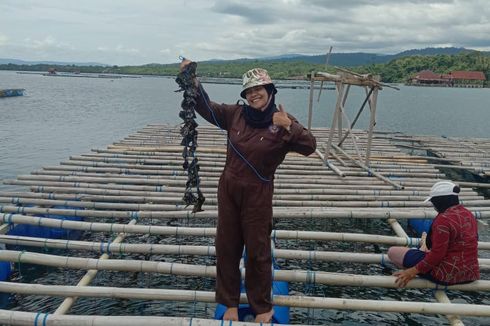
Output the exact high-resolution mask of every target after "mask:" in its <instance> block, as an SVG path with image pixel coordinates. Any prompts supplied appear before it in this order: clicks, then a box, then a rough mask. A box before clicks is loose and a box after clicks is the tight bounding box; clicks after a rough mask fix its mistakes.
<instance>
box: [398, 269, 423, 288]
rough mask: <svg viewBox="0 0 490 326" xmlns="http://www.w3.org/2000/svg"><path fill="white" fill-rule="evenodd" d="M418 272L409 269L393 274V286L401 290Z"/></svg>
mask: <svg viewBox="0 0 490 326" xmlns="http://www.w3.org/2000/svg"><path fill="white" fill-rule="evenodd" d="M417 274H418V270H417V268H415V267H410V268H409V269H405V270H403V271H399V272H395V273H393V276H395V277H396V280H395V284H396V285H397V286H398V287H400V288H403V287H405V286H406V285H407V283H408V282H410V281H411V280H412V279H414V278H415V276H417Z"/></svg>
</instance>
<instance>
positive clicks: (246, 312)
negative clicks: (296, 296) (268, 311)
mask: <svg viewBox="0 0 490 326" xmlns="http://www.w3.org/2000/svg"><path fill="white" fill-rule="evenodd" d="M243 259H244V261H246V260H247V255H246V251H244V254H243ZM271 267H272V268H271V272H272V273H273V271H274V270H278V269H279V267H278V266H277V264H276V261H275V259H274V258H273V259H272V266H271ZM272 269H273V270H272ZM246 292H247V290H246V288H245V286H244V283H243V280H241V282H240V293H246ZM272 295H273V296H274V295H289V283H288V282H285V281H274V280H272ZM226 309H227V307H226V306H224V305H222V304H218V305H216V310H215V312H214V319H217V320H222V319H223V316H224V314H225V312H226ZM273 309H274V315H272V322H273V323H274V324H289V307H287V306H274V307H273ZM238 319H239V320H240V321H248V322H250V321H254V320H255V313H254V312H253V311H252V308H251V307H250V305H249V304H248V303H242V304H239V305H238Z"/></svg>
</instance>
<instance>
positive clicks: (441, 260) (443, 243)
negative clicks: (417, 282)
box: [415, 205, 480, 284]
mask: <svg viewBox="0 0 490 326" xmlns="http://www.w3.org/2000/svg"><path fill="white" fill-rule="evenodd" d="M431 242H432V248H431V250H430V251H429V252H427V254H426V255H425V258H424V259H423V260H421V261H420V262H419V263H418V264H417V265H415V267H416V268H417V270H418V271H419V273H421V274H425V273H428V272H430V274H431V275H432V277H433V278H434V279H436V280H439V281H441V282H446V283H449V284H456V283H464V282H469V281H474V280H478V279H479V278H480V269H479V266H478V228H477V222H476V219H475V217H474V216H473V214H472V213H471V212H470V211H469V210H467V209H466V208H464V207H463V205H456V206H452V207H450V208H448V209H447V210H446V211H445V212H444V213H441V214H438V215H437V216H436V218H435V219H434V222H433V223H432V226H431Z"/></svg>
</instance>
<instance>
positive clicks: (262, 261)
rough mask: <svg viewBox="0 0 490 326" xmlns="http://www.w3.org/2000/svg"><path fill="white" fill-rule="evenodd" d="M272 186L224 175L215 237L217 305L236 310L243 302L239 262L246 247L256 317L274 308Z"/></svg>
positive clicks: (249, 295) (247, 283)
mask: <svg viewBox="0 0 490 326" xmlns="http://www.w3.org/2000/svg"><path fill="white" fill-rule="evenodd" d="M273 192H274V186H273V182H272V181H271V182H267V183H264V182H261V181H260V180H258V178H254V179H240V178H237V177H235V176H234V175H232V174H231V173H229V172H226V171H225V172H224V173H223V175H222V176H221V178H220V182H219V187H218V228H217V234H216V272H217V273H216V274H217V275H216V302H218V303H221V304H223V305H225V306H227V307H237V306H238V304H239V300H240V276H241V274H240V268H239V264H240V259H241V257H242V253H243V246H244V245H245V246H246V251H247V260H246V267H245V268H246V273H245V288H246V290H247V298H248V302H249V304H250V306H251V308H252V310H253V311H254V312H255V313H256V314H261V313H264V312H268V311H270V310H271V309H272V304H271V287H272V271H271V264H272V258H271V242H270V234H271V231H272V194H273Z"/></svg>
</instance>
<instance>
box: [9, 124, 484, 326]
mask: <svg viewBox="0 0 490 326" xmlns="http://www.w3.org/2000/svg"><path fill="white" fill-rule="evenodd" d="M313 133H314V134H315V136H316V137H317V142H318V144H319V150H317V152H316V153H315V154H312V155H311V156H309V157H307V158H304V157H302V156H299V155H295V154H288V155H287V157H286V160H285V161H284V163H283V164H282V165H281V166H280V168H279V169H278V171H277V174H276V180H275V193H274V199H273V204H274V221H275V228H274V231H273V234H272V238H273V240H274V241H275V243H276V249H274V252H273V255H274V257H275V259H276V260H277V262H278V264H279V265H281V269H280V270H276V271H274V275H273V277H274V279H275V280H278V281H279V280H280V281H288V282H290V283H291V284H290V286H291V287H293V289H294V291H292V293H290V295H289V296H280V295H277V296H274V297H273V301H274V304H275V305H280V306H289V307H291V309H295V311H297V312H298V315H301V313H303V314H307V315H308V318H306V319H305V318H303V319H299V318H296V319H295V318H292V322H293V323H294V324H298V320H299V321H300V322H303V323H304V322H307V323H308V321H310V322H312V321H314V317H312V315H314V314H315V311H320V314H321V313H323V312H327V311H328V310H329V309H332V310H336V311H340V312H343V311H346V312H344V313H345V315H343V316H345V318H348V317H347V316H348V312H349V311H368V312H374V313H412V314H432V315H444V316H445V317H446V318H447V320H448V321H449V322H450V324H451V325H462V324H463V323H464V322H465V320H466V319H467V318H470V319H469V320H470V324H472V323H473V321H474V320H477V321H478V322H481V324H485V323H489V322H490V306H488V304H486V303H488V300H485V299H481V298H480V299H478V298H476V299H474V300H475V301H476V302H477V303H475V302H471V304H467V303H464V302H465V300H464V299H461V298H459V297H458V296H457V295H458V293H464V294H465V296H464V298H466V297H467V296H471V295H472V293H473V294H474V293H476V294H483V297H485V296H486V297H487V298H488V295H487V293H488V292H489V291H490V279H489V277H488V276H489V272H488V271H489V270H490V255H489V253H488V250H490V237H489V232H488V228H487V225H488V224H487V222H488V220H489V219H490V200H488V199H485V197H484V196H483V195H482V192H481V191H482V190H483V191H484V190H487V189H489V188H490V184H489V183H488V179H485V178H482V179H479V180H478V182H463V181H460V182H459V184H460V185H461V187H462V192H461V196H460V198H461V200H462V202H463V203H464V205H465V206H466V207H467V208H468V209H470V210H471V211H472V212H473V213H474V214H475V216H476V217H477V218H478V221H479V227H480V228H481V230H480V242H479V261H480V267H481V271H482V279H481V280H479V281H476V282H473V283H469V284H461V285H454V286H449V287H447V288H445V289H442V288H441V287H437V286H436V285H435V284H433V283H431V282H429V281H426V280H423V279H420V278H416V279H414V280H413V281H411V282H410V283H409V284H408V286H407V289H403V290H396V286H395V284H394V280H395V278H394V277H393V276H391V275H390V274H391V273H388V274H383V270H384V269H386V268H389V267H390V262H389V259H388V257H387V256H386V251H387V249H388V247H389V246H391V245H407V246H416V245H417V244H418V242H419V238H418V237H417V236H414V235H410V233H408V232H407V231H406V228H407V221H408V220H409V219H432V218H434V217H435V212H434V210H433V209H432V208H431V207H430V206H429V205H427V204H424V203H423V202H422V201H423V199H424V198H425V197H426V196H427V193H428V192H429V189H430V187H431V185H432V184H433V183H434V182H435V181H436V180H439V179H447V175H446V174H444V173H443V172H441V171H445V170H448V169H449V170H456V171H462V170H464V171H470V173H474V172H475V171H476V170H478V171H480V169H482V168H483V169H484V174H485V175H482V177H483V176H486V177H488V170H487V169H485V168H486V167H487V165H486V164H488V163H487V162H488V157H487V156H486V154H487V153H488V152H487V150H488V147H489V146H488V144H489V142H488V140H487V141H481V142H478V144H475V142H473V141H468V142H464V143H463V142H458V143H457V144H454V142H450V141H448V139H447V138H442V137H441V138H440V139H436V138H435V137H431V138H429V137H420V136H417V137H415V136H407V135H402V134H399V133H383V132H375V133H374V134H373V137H372V139H370V140H369V144H368V143H367V142H365V141H363V140H362V138H365V135H366V132H364V131H360V130H352V131H351V136H352V137H356V139H358V141H357V142H356V143H354V144H349V143H348V142H346V143H344V144H343V145H342V147H340V146H337V145H335V144H334V143H336V142H337V141H339V140H340V137H342V136H341V135H340V137H338V138H336V136H335V135H333V136H332V133H331V132H330V131H329V130H328V129H313ZM332 137H333V140H334V141H333V142H332V143H331V144H330V149H329V152H328V155H326V154H325V152H323V153H322V150H321V148H322V146H321V144H324V143H326V142H327V141H328V140H329V139H330V140H332ZM407 141H408V142H409V143H410V145H409V146H414V147H417V149H420V148H422V147H423V148H424V149H430V150H433V152H434V153H435V152H437V153H442V152H444V153H447V154H445V155H439V156H438V157H427V156H423V155H414V154H413V153H411V152H410V151H409V150H407V144H406V143H407ZM179 143H180V136H179V134H178V128H176V127H171V126H167V125H149V126H147V127H146V128H144V129H142V130H140V131H139V132H137V133H135V134H134V135H130V136H128V137H127V138H125V139H123V140H121V141H120V142H118V143H115V144H113V145H110V146H108V147H107V148H106V149H93V150H92V152H91V153H87V154H84V155H78V156H72V157H70V159H69V160H67V161H64V162H61V164H60V165H58V166H47V167H44V168H43V169H41V170H38V171H33V172H32V173H31V174H30V175H20V176H18V177H17V179H15V180H4V183H5V184H10V185H17V186H22V187H28V190H26V191H4V192H0V219H1V220H2V222H3V224H2V226H0V230H1V231H2V232H1V233H2V234H1V235H0V244H5V245H9V246H22V247H21V248H22V249H19V250H16V249H15V247H11V248H13V249H10V250H0V261H9V262H11V263H13V264H14V265H15V266H16V267H17V269H18V271H17V272H16V273H17V274H16V277H15V280H11V281H9V282H0V292H5V293H15V294H16V295H17V296H22V297H25V296H29V298H32V297H33V296H34V298H37V299H38V300H37V301H36V300H35V299H31V300H32V303H30V304H29V305H28V306H25V305H22V304H19V305H18V307H16V308H15V309H11V310H10V311H7V310H0V323H1V324H12V325H27V324H34V325H37V324H41V322H42V323H43V324H44V323H46V324H47V325H50V323H53V324H55V323H56V325H82V324H83V325H86V324H91V325H133V324H134V323H135V322H139V323H141V322H144V323H148V325H157V324H158V325H162V324H165V325H221V321H216V320H213V319H212V313H210V312H209V311H208V308H209V310H212V309H214V293H213V289H214V286H213V282H214V277H215V266H214V264H215V261H214V253H215V251H214V246H213V243H214V239H213V238H214V236H215V225H216V217H217V206H216V192H217V185H218V179H219V176H220V172H221V170H222V168H223V166H224V161H225V148H226V139H225V137H224V136H223V135H222V134H221V133H219V131H217V130H216V129H215V128H210V127H207V126H205V127H202V126H201V127H199V147H198V157H199V160H200V165H201V171H200V176H201V189H202V191H203V192H204V194H205V195H206V197H207V200H206V202H205V204H204V206H203V208H204V212H200V213H195V214H193V213H192V212H191V207H184V206H182V204H181V198H182V194H183V192H184V187H185V182H186V175H184V174H183V172H182V166H181V165H182V157H181V152H182V147H181V146H179ZM412 144H417V145H412ZM451 144H452V146H451ZM462 144H466V145H462ZM367 146H369V147H370V148H369V152H370V158H369V166H367V165H366V164H365V161H364V160H363V159H357V158H356V155H358V153H359V152H362V151H363V150H364V149H365V148H366V147H367ZM442 149H444V151H442ZM465 150H466V151H465ZM449 153H451V155H449ZM456 153H458V154H460V156H458V157H459V159H455V157H456ZM472 153H480V154H482V155H472ZM485 160H486V162H485ZM363 162H364V163H363ZM478 173H480V172H478ZM64 216H70V217H79V218H83V220H80V221H75V220H69V219H63V217H64ZM21 224H26V225H34V226H45V227H50V228H56V229H66V230H78V231H82V232H83V233H84V237H83V239H82V240H80V241H74V240H60V239H47V238H35V237H26V236H13V235H6V234H5V233H6V232H7V231H8V230H9V229H10V228H11V227H12V226H13V225H21ZM32 265H36V266H43V268H44V269H47V271H49V273H48V275H53V274H55V275H58V274H59V275H60V277H58V278H57V280H58V283H56V282H53V281H46V282H44V283H41V284H33V283H29V282H24V281H23V280H24V279H27V280H29V279H30V278H29V276H25V275H23V274H24V273H23V269H26V268H29V267H28V266H32ZM26 266H27V267H26ZM38 268H39V267H38ZM67 273H69V274H67ZM128 275H130V276H128ZM109 279H110V280H111V281H110V283H108V280H109ZM60 280H64V283H63V284H59V282H60ZM37 282H38V281H36V283H37ZM162 284H163V285H162ZM162 287H163V288H162ZM332 289H335V290H332ZM363 289H366V290H371V289H377V291H381V292H378V294H379V293H381V294H380V295H379V296H375V297H373V298H371V299H362V300H361V299H356V298H355V297H356V294H358V293H362V291H363ZM400 291H405V292H406V295H407V296H409V294H410V293H413V292H414V291H417V292H415V293H418V294H419V295H418V296H415V297H412V298H410V299H409V300H408V299H407V300H400V299H399V293H405V292H400ZM419 291H425V292H422V293H425V295H424V296H425V297H426V300H423V299H422V298H421V297H420V292H419ZM331 292H335V293H337V294H338V296H331V294H330V293H331ZM349 293H350V295H348V294H349ZM432 294H433V298H431V297H432ZM448 295H449V296H451V297H452V298H454V296H455V295H456V297H455V298H456V301H457V303H452V302H451V301H450V299H449V297H448ZM346 296H349V299H346V298H345V297H346ZM363 296H365V297H369V295H368V294H363ZM379 297H385V298H386V297H388V298H391V299H390V300H387V299H380V298H379ZM60 298H61V299H60ZM90 300H92V301H90ZM94 300H96V301H95V303H94ZM97 300H98V301H97ZM104 300H106V301H104ZM241 300H242V302H246V297H244V296H242V298H241ZM114 301H115V302H116V305H118V306H120V307H119V308H118V309H119V310H118V312H119V313H120V312H121V311H126V313H125V314H127V315H132V316H101V315H99V314H97V308H96V306H97V305H98V304H97V302H99V303H100V302H104V303H106V302H114ZM167 301H169V302H170V303H171V306H170V307H172V308H171V310H172V311H173V312H175V316H173V317H169V316H165V317H163V316H162V317H156V316H153V315H155V313H152V311H151V309H150V308H148V309H146V308H142V309H141V311H140V313H138V311H136V310H135V308H132V304H135V305H138V304H139V306H140V307H141V305H143V306H144V307H146V306H149V307H151V306H152V305H155V302H157V303H158V302H167ZM94 305H95V306H94ZM145 305H146V306H145ZM122 306H127V307H128V308H127V310H124V308H123V307H122ZM70 313H71V314H70ZM113 315H114V314H113ZM157 315H158V313H157ZM189 316H192V318H191V317H189ZM136 320H137V321H136ZM230 324H231V323H230ZM232 324H233V325H253V324H250V323H246V322H234V323H232Z"/></svg>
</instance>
